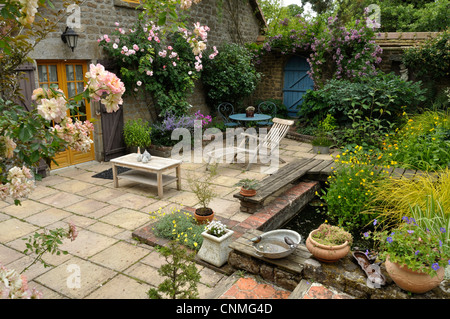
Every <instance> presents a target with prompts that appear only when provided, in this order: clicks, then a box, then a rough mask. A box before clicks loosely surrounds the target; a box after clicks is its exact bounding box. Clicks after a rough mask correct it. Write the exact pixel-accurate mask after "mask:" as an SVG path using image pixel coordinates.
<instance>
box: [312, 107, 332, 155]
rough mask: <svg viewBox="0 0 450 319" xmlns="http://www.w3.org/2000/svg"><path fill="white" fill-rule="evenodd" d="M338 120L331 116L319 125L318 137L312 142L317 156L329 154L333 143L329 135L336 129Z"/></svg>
mask: <svg viewBox="0 0 450 319" xmlns="http://www.w3.org/2000/svg"><path fill="white" fill-rule="evenodd" d="M335 122H336V120H335V119H334V117H333V116H332V115H331V114H328V115H327V117H326V118H325V119H324V120H323V121H321V122H320V123H319V126H318V127H317V133H316V136H315V137H314V138H313V140H312V141H311V144H312V147H313V152H314V153H316V154H328V153H329V152H330V146H331V145H333V141H332V140H331V139H330V138H329V136H328V135H329V134H330V133H331V132H332V131H333V130H335V129H336V124H335Z"/></svg>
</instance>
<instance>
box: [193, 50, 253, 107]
mask: <svg viewBox="0 0 450 319" xmlns="http://www.w3.org/2000/svg"><path fill="white" fill-rule="evenodd" d="M260 77H261V75H260V73H258V72H257V71H256V68H255V66H254V65H253V64H252V55H251V54H250V52H249V51H248V50H247V49H246V48H245V47H243V46H239V45H237V44H225V45H224V46H222V47H221V48H220V49H219V54H218V55H217V56H216V57H215V58H214V59H213V60H211V59H204V61H203V72H202V77H201V79H202V82H203V85H204V87H205V90H206V92H207V98H208V101H209V103H210V104H211V106H213V107H214V109H215V108H216V107H217V105H218V104H219V103H220V102H230V103H232V104H233V105H234V104H239V103H240V102H242V100H243V99H244V98H245V97H247V96H249V95H250V94H252V93H253V92H254V90H255V89H256V85H257V83H258V81H259V79H260Z"/></svg>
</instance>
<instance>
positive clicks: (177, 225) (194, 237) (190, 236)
mask: <svg viewBox="0 0 450 319" xmlns="http://www.w3.org/2000/svg"><path fill="white" fill-rule="evenodd" d="M150 215H151V216H150V218H152V219H155V220H156V222H155V224H154V226H153V228H152V230H153V232H154V233H155V235H156V236H158V237H161V238H167V239H171V240H178V241H179V242H180V243H181V244H182V245H184V246H186V247H189V248H191V249H194V250H199V249H200V246H201V245H202V242H203V237H202V236H201V233H202V232H203V231H204V230H205V226H204V225H199V224H197V222H196V220H195V218H194V217H193V216H192V215H191V214H190V213H189V212H187V211H183V210H180V209H176V208H172V209H171V210H169V211H167V210H163V209H162V208H160V209H159V210H157V211H154V212H151V213H150Z"/></svg>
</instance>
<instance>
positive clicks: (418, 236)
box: [365, 216, 450, 293]
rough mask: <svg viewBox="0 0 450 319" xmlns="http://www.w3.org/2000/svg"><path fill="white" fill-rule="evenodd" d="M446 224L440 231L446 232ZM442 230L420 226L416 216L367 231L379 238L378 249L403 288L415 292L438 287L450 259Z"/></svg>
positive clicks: (380, 256)
mask: <svg viewBox="0 0 450 319" xmlns="http://www.w3.org/2000/svg"><path fill="white" fill-rule="evenodd" d="M446 231H447V230H446V229H445V228H443V227H441V228H440V230H439V232H440V233H441V234H442V233H445V232H446ZM441 234H439V233H436V232H434V231H430V230H429V229H428V228H426V227H425V228H422V227H420V226H419V225H418V224H417V223H416V221H415V220H414V218H408V217H406V216H405V217H403V222H402V223H401V224H400V225H399V226H397V227H395V228H393V229H390V230H384V231H375V232H373V233H372V234H368V233H366V234H365V237H366V238H369V237H371V238H373V239H375V241H376V242H377V244H378V245H377V249H376V250H377V252H378V256H379V258H380V259H381V260H384V261H385V266H386V271H387V272H388V274H389V276H390V277H391V278H392V280H393V281H394V282H395V283H396V284H397V286H399V287H400V288H402V289H404V290H407V291H409V292H412V293H425V292H427V291H429V290H431V289H433V288H435V287H437V286H438V285H439V284H440V283H441V281H442V280H443V278H444V275H445V270H444V268H445V266H447V265H449V263H450V249H449V245H448V242H447V241H444V242H443V241H442V240H441V239H442V237H441Z"/></svg>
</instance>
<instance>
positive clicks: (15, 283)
mask: <svg viewBox="0 0 450 319" xmlns="http://www.w3.org/2000/svg"><path fill="white" fill-rule="evenodd" d="M41 297H42V293H40V292H38V291H36V290H35V288H33V289H32V290H30V289H29V288H28V282H27V279H26V277H25V276H23V275H20V274H18V273H17V271H15V270H14V269H11V270H10V269H7V268H5V267H4V266H2V265H0V299H40V298H41Z"/></svg>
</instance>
